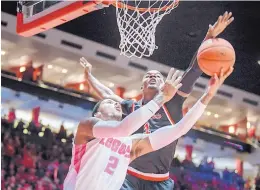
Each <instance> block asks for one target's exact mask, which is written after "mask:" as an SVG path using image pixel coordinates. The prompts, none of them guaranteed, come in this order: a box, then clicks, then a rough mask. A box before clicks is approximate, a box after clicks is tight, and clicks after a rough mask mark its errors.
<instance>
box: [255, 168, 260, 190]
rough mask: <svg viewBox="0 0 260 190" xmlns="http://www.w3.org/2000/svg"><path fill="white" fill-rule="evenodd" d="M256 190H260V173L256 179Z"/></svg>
mask: <svg viewBox="0 0 260 190" xmlns="http://www.w3.org/2000/svg"><path fill="white" fill-rule="evenodd" d="M255 189H256V190H260V172H259V173H258V175H257V176H256V178H255Z"/></svg>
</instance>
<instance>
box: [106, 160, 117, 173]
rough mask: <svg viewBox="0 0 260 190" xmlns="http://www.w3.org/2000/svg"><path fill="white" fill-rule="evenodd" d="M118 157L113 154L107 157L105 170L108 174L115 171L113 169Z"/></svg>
mask: <svg viewBox="0 0 260 190" xmlns="http://www.w3.org/2000/svg"><path fill="white" fill-rule="evenodd" d="M118 161H119V159H118V158H117V157H115V156H110V157H109V162H108V164H107V167H106V169H105V172H106V173H108V174H109V175H113V174H114V172H115V169H116V167H117V165H118Z"/></svg>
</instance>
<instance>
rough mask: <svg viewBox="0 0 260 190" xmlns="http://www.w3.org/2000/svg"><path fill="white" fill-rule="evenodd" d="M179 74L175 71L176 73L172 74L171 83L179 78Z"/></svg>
mask: <svg viewBox="0 0 260 190" xmlns="http://www.w3.org/2000/svg"><path fill="white" fill-rule="evenodd" d="M179 73H180V71H179V70H176V71H175V72H174V73H173V75H172V78H171V83H173V82H174V81H175V80H176V78H177V77H178V76H179Z"/></svg>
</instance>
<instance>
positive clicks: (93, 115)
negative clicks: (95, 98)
mask: <svg viewBox="0 0 260 190" xmlns="http://www.w3.org/2000/svg"><path fill="white" fill-rule="evenodd" d="M102 101H103V100H101V101H99V102H98V103H96V105H95V106H94V108H93V110H92V117H95V114H96V113H97V112H98V109H99V107H100V104H101V102H102Z"/></svg>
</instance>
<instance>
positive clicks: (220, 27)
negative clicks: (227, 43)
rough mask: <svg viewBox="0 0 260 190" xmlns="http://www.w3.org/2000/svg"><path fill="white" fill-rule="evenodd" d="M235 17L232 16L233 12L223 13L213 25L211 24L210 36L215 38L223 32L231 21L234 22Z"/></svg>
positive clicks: (208, 34)
mask: <svg viewBox="0 0 260 190" xmlns="http://www.w3.org/2000/svg"><path fill="white" fill-rule="evenodd" d="M233 20H234V17H232V13H231V12H229V13H228V12H227V11H226V12H225V13H224V14H223V15H220V16H219V17H218V20H217V22H215V24H214V25H213V26H212V25H211V24H210V25H209V30H208V33H207V36H208V38H215V37H217V36H218V35H219V34H220V33H222V32H223V31H224V30H225V29H226V27H227V26H228V25H230V23H231V22H233Z"/></svg>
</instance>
